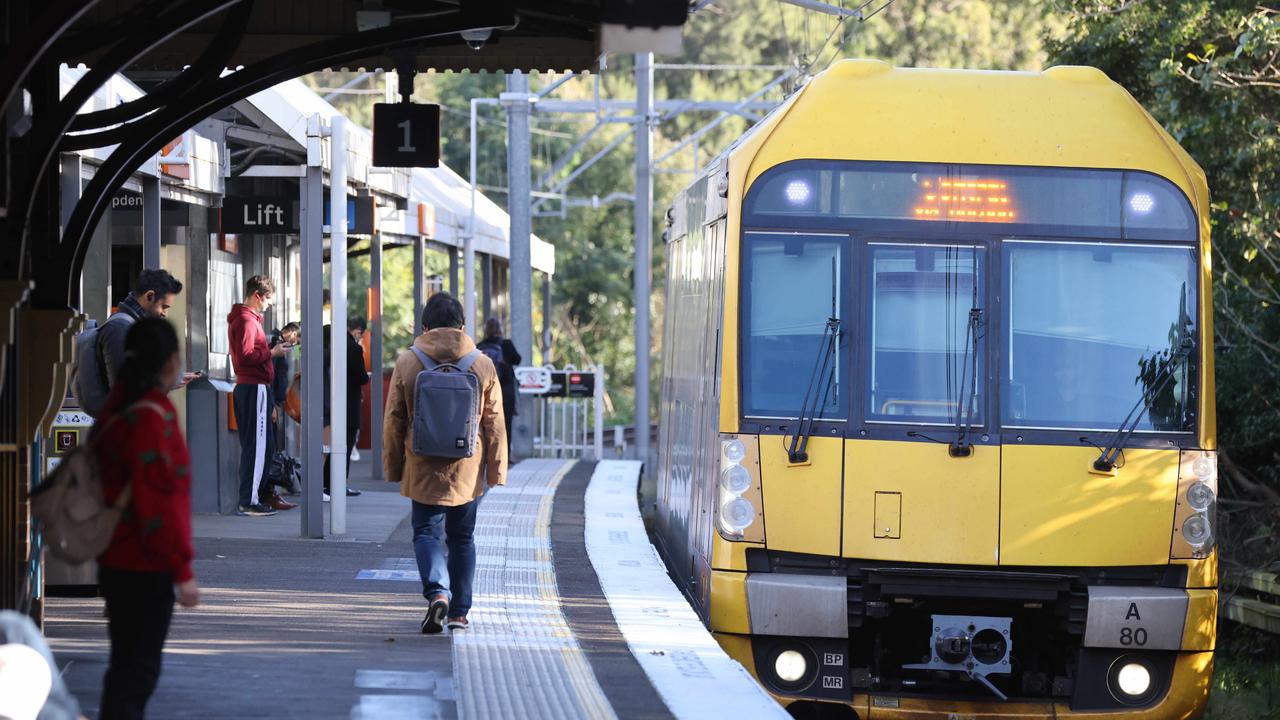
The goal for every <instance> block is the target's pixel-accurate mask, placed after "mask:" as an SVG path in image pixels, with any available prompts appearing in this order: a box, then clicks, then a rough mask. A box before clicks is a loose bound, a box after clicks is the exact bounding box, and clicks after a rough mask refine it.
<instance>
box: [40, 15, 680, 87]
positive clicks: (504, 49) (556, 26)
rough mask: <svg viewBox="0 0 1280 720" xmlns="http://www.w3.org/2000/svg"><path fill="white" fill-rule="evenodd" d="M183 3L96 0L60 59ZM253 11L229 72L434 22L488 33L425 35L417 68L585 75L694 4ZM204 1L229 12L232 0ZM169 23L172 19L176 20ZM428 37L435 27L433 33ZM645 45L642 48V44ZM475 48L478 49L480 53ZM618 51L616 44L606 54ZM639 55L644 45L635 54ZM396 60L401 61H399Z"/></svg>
mask: <svg viewBox="0 0 1280 720" xmlns="http://www.w3.org/2000/svg"><path fill="white" fill-rule="evenodd" d="M201 1H202V0H187V2H186V3H181V2H167V3H156V2H153V1H151V0H98V1H97V2H94V3H86V4H91V5H92V7H91V8H90V9H89V10H87V11H86V12H85V13H84V14H83V15H82V16H81V17H80V19H79V20H78V21H77V23H76V26H75V27H74V30H76V31H78V32H79V33H80V35H81V37H82V38H83V41H81V42H74V41H72V42H67V43H63V44H62V50H61V53H60V55H61V56H60V57H58V58H57V59H58V60H59V61H60V62H66V63H72V64H74V63H78V62H84V63H86V64H90V65H91V64H92V60H93V58H94V57H96V55H97V54H98V53H99V52H100V51H99V50H98V49H97V48H99V47H100V46H101V43H100V42H98V41H95V38H101V37H104V36H110V35H111V34H112V33H117V34H118V33H121V32H131V31H132V32H137V31H140V30H144V29H147V28H148V27H155V26H163V24H164V23H165V21H166V18H170V19H171V18H174V17H178V16H180V15H181V10H180V9H178V6H181V5H184V4H185V5H188V6H193V5H198V4H200V3H201ZM245 1H251V2H253V6H252V12H251V15H250V17H249V20H248V24H247V26H246V29H245V32H244V33H243V35H242V36H241V39H240V42H239V45H238V47H237V48H236V49H235V51H234V52H233V53H232V54H231V56H230V59H229V60H228V62H227V65H228V66H229V67H236V66H240V65H243V66H248V65H251V64H253V63H256V62H259V61H262V60H265V59H267V58H270V57H272V56H277V55H278V54H280V53H283V52H288V51H291V50H296V49H300V48H304V47H306V46H309V45H313V44H315V43H318V42H324V41H327V40H332V39H334V38H339V37H341V36H347V35H353V34H355V33H357V32H360V31H362V30H369V29H377V28H383V27H395V26H396V25H398V24H402V23H406V22H414V21H417V22H421V21H423V20H435V19H438V20H439V21H440V22H439V24H440V25H441V26H442V27H443V26H447V25H450V24H452V23H457V22H463V23H465V24H466V25H467V26H469V27H476V28H491V29H492V32H491V34H490V35H489V36H488V38H487V39H485V41H484V42H483V44H479V43H477V42H475V41H474V40H473V41H472V42H471V44H470V45H469V44H468V42H467V41H466V40H465V39H463V38H460V37H458V36H457V35H456V34H454V35H452V36H450V37H436V38H425V37H424V38H423V41H422V42H417V43H414V42H410V43H407V44H406V45H405V46H403V49H404V50H406V51H407V53H408V55H407V57H410V58H412V59H413V60H414V62H415V63H416V66H417V69H418V70H420V71H427V70H440V71H446V70H452V71H463V70H471V71H504V70H526V71H533V70H548V71H563V70H575V71H585V70H589V69H591V68H592V67H594V66H595V63H596V59H597V58H598V57H599V55H600V53H601V52H602V51H611V50H613V51H627V50H628V48H627V47H624V45H625V43H623V44H621V45H620V44H618V43H617V42H615V41H614V40H612V39H611V38H616V37H618V35H617V34H616V32H615V30H614V29H615V28H636V29H637V30H639V32H640V33H641V34H643V33H644V32H646V31H648V30H651V29H657V28H666V29H668V30H669V29H672V28H674V30H675V32H677V33H678V32H679V29H680V26H681V25H682V24H683V22H684V18H685V16H686V15H687V12H688V6H689V3H688V0H643V1H639V0H245ZM203 4H204V5H207V6H210V7H215V6H231V5H232V3H229V2H227V0H203ZM170 21H171V20H170ZM220 25H221V17H220V16H216V15H215V16H212V17H210V19H208V20H206V21H204V22H201V23H199V24H197V25H194V26H192V27H191V28H190V29H189V30H187V31H185V32H181V33H179V34H177V35H175V36H174V37H172V38H171V39H169V40H167V41H166V42H164V43H163V44H162V45H160V46H159V47H158V48H156V49H154V50H152V51H151V52H149V53H148V54H147V55H146V56H145V57H144V58H142V59H141V60H140V61H139V62H137V63H136V64H135V65H134V66H133V67H132V68H131V69H133V70H156V71H168V72H176V71H179V70H181V69H182V68H183V67H184V66H187V65H191V64H192V63H194V62H195V61H196V60H197V59H198V58H199V56H200V55H201V53H202V52H203V51H204V50H205V48H206V47H208V46H209V44H210V41H211V40H212V39H213V38H214V36H215V34H216V33H217V32H218V29H219V27H220ZM427 32H428V33H429V32H430V29H429V28H428V29H427ZM642 42H643V41H642ZM477 45H478V49H477V48H476V47H473V46H477ZM610 45H613V47H610ZM636 49H639V48H636ZM398 57H399V56H398ZM394 62H395V61H394V60H393V57H392V54H390V53H387V54H382V55H378V54H373V55H370V56H368V57H363V58H361V57H354V58H351V59H349V60H346V61H344V62H343V64H342V67H350V68H353V69H354V68H357V67H363V68H365V69H370V70H371V69H377V68H383V69H392V68H393V67H395V65H394V64H393V63H394Z"/></svg>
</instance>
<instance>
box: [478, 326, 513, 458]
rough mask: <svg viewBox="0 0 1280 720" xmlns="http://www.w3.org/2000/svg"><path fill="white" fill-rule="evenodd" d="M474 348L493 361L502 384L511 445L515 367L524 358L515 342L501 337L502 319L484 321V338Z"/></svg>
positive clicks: (505, 416) (503, 408)
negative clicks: (517, 349)
mask: <svg viewBox="0 0 1280 720" xmlns="http://www.w3.org/2000/svg"><path fill="white" fill-rule="evenodd" d="M476 349H477V350H479V351H480V352H482V353H484V354H485V355H488V356H489V359H490V360H492V361H493V367H494V368H495V369H497V371H498V382H499V383H500V384H501V385H502V412H503V416H504V419H505V420H506V423H507V448H508V450H509V449H510V447H511V418H513V417H515V416H516V367H517V366H518V365H519V364H520V362H521V361H522V360H523V359H524V358H522V357H520V353H519V352H518V351H516V345H515V343H513V342H511V341H510V340H508V339H506V338H504V337H502V320H500V319H498V318H496V317H491V318H489V319H488V320H485V321H484V340H481V341H480V342H478V343H476Z"/></svg>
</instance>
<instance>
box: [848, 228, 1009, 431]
mask: <svg viewBox="0 0 1280 720" xmlns="http://www.w3.org/2000/svg"><path fill="white" fill-rule="evenodd" d="M869 253H870V272H871V276H870V278H869V279H868V282H869V285H870V287H869V293H870V298H871V302H870V304H869V313H870V317H869V319H868V323H869V326H870V340H871V342H870V349H869V350H868V353H869V355H868V358H867V369H868V373H869V374H868V377H867V378H866V382H867V384H868V390H867V395H866V397H867V417H868V419H869V420H871V421H873V422H900V423H911V424H954V423H955V422H956V420H957V418H956V411H957V409H958V408H960V407H961V406H962V405H963V403H964V402H965V401H968V402H969V403H970V405H969V407H970V411H969V414H967V415H966V416H965V418H964V419H965V420H966V421H971V422H972V424H974V425H980V424H982V423H983V417H982V407H983V398H985V397H986V390H987V389H986V387H985V383H984V382H983V378H984V377H985V370H984V367H983V366H984V363H983V360H982V358H983V355H984V354H985V342H984V340H983V335H984V333H983V331H982V330H981V328H978V329H977V333H976V334H977V337H978V342H977V352H976V353H975V352H974V348H973V346H974V334H975V333H974V329H972V328H970V327H969V317H970V313H969V311H970V309H971V308H973V307H974V301H975V290H976V300H977V303H978V304H977V307H979V308H981V307H982V304H983V299H984V298H985V294H984V290H983V280H984V277H983V276H984V273H985V268H984V265H985V261H984V257H983V251H982V250H981V249H975V248H974V247H972V246H941V245H906V244H881V243H872V244H871V245H870V246H869ZM975 368H976V373H975ZM975 375H976V377H977V383H976V387H975V382H974V377H975Z"/></svg>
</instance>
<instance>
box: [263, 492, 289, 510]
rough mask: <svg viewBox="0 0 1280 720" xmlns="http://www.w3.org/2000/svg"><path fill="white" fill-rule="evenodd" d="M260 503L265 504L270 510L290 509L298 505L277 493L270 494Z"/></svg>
mask: <svg viewBox="0 0 1280 720" xmlns="http://www.w3.org/2000/svg"><path fill="white" fill-rule="evenodd" d="M262 504H263V505H266V506H267V507H269V508H271V509H272V510H292V509H294V508H296V507H298V505H297V504H296V503H291V502H289V501H288V500H285V499H284V498H282V497H280V496H279V495H272V496H271V497H269V498H267V500H266V502H264V503H262Z"/></svg>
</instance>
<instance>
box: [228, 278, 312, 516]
mask: <svg viewBox="0 0 1280 720" xmlns="http://www.w3.org/2000/svg"><path fill="white" fill-rule="evenodd" d="M275 296H276V285H275V283H274V282H272V281H271V278H269V277H267V276H265V275H254V276H253V277H251V278H249V280H248V282H246V283H245V284H244V303H242V304H240V303H238V304H236V305H233V306H231V313H230V314H229V315H227V334H228V336H229V337H230V340H231V367H232V368H233V369H234V370H235V373H236V389H235V395H234V397H235V407H236V425H237V426H238V427H239V429H240V507H239V509H238V510H237V512H236V514H238V515H252V516H262V515H274V514H275V512H276V510H288V509H289V508H292V507H296V506H295V505H294V504H293V503H289V502H285V500H284V499H283V498H281V497H280V496H279V495H276V494H275V493H273V492H271V490H270V488H269V487H267V488H264V487H262V477H263V474H264V473H265V472H266V469H267V461H268V460H270V459H271V457H272V455H273V454H274V448H273V447H272V446H273V445H274V442H273V438H272V435H273V433H272V432H271V408H272V405H273V403H272V401H271V381H272V379H273V378H274V376H275V368H274V367H273V363H272V362H271V361H272V360H274V359H275V358H278V357H283V356H284V355H285V354H286V353H288V352H289V350H290V348H292V347H293V346H292V345H291V344H289V343H280V344H278V345H276V346H275V347H270V346H269V345H268V344H267V334H266V332H265V331H263V329H262V314H263V313H265V312H266V311H267V308H269V307H271V303H272V302H274V301H275Z"/></svg>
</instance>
